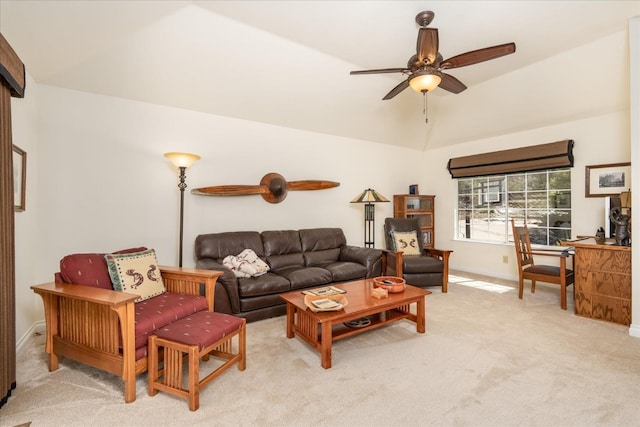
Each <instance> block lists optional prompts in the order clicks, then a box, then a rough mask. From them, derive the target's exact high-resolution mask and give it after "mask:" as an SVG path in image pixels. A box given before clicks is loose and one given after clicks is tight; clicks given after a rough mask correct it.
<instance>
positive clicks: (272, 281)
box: [195, 228, 382, 321]
mask: <svg viewBox="0 0 640 427" xmlns="http://www.w3.org/2000/svg"><path fill="white" fill-rule="evenodd" d="M244 249H251V250H253V251H254V252H255V253H256V254H257V255H258V257H260V258H261V259H262V260H263V261H265V262H266V263H267V264H268V265H269V267H270V271H269V272H268V273H266V274H263V275H261V276H257V277H246V278H237V277H236V275H235V274H234V273H233V272H232V271H231V270H230V269H228V268H226V267H225V266H223V265H222V262H223V260H224V258H225V257H226V256H228V255H234V256H235V255H238V254H239V253H240V252H242V251H243V250H244ZM195 256H196V260H197V261H196V266H197V268H202V269H210V270H220V271H223V272H224V273H223V275H222V276H220V277H219V278H218V281H217V283H216V289H215V311H217V312H221V313H229V314H234V315H237V316H241V317H244V318H246V319H247V321H255V320H259V319H265V318H268V317H274V316H280V315H283V314H284V313H285V304H284V301H283V300H282V299H281V298H280V294H283V293H286V292H290V291H294V290H297V289H306V288H313V287H319V286H326V285H330V284H334V283H339V282H346V281H350V280H357V279H363V278H370V277H376V276H379V275H380V274H381V269H382V260H381V257H382V251H381V250H379V249H373V248H362V247H356V246H350V245H347V242H346V238H345V235H344V233H343V232H342V229H340V228H312V229H305V230H281V231H263V232H261V233H260V232H257V231H236V232H224V233H214V234H201V235H199V236H197V237H196V241H195Z"/></svg>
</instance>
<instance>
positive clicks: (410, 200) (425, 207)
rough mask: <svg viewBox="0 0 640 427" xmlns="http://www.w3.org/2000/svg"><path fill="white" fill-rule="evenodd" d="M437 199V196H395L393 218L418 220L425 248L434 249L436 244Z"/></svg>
mask: <svg viewBox="0 0 640 427" xmlns="http://www.w3.org/2000/svg"><path fill="white" fill-rule="evenodd" d="M435 198H436V196H422V195H418V194H395V195H394V196H393V217H394V218H418V220H419V221H420V229H421V230H422V235H423V240H424V247H425V248H433V247H434V244H435V243H434V242H435V234H434V223H435V211H434V204H435Z"/></svg>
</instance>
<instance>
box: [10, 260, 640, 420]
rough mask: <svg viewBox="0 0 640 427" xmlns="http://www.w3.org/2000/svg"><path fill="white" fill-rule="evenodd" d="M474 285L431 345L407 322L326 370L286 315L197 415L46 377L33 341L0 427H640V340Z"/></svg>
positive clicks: (432, 305) (339, 349)
mask: <svg viewBox="0 0 640 427" xmlns="http://www.w3.org/2000/svg"><path fill="white" fill-rule="evenodd" d="M466 277H469V276H468V275H465V274H462V273H458V274H457V275H455V276H452V277H451V284H450V286H449V293H447V294H442V293H440V292H439V291H438V290H435V291H434V293H433V294H432V295H430V296H428V297H427V333H426V334H417V333H416V331H415V325H414V324H412V323H410V322H407V321H402V322H399V323H396V324H394V325H391V326H388V327H385V328H382V329H378V330H376V331H371V332H368V333H366V334H362V335H359V336H356V337H352V338H349V339H345V340H341V341H339V342H337V343H336V344H335V346H334V351H333V367H332V368H331V369H329V370H325V369H322V368H321V367H320V357H319V354H318V353H317V352H316V351H314V350H312V349H311V348H310V347H309V346H308V345H306V344H305V343H304V342H303V341H302V340H300V339H299V338H295V339H287V338H286V336H285V325H284V317H279V318H273V319H268V320H264V321H260V322H254V323H250V324H249V325H248V337H247V346H248V347H247V348H248V360H247V370H246V371H244V372H240V371H238V370H237V369H236V368H235V367H234V368H232V369H231V370H229V371H227V372H225V373H224V374H223V375H222V376H220V377H219V378H218V379H216V380H215V381H214V382H213V383H211V384H210V385H208V386H207V387H205V388H204V390H203V391H202V392H201V395H200V409H199V410H198V411H196V412H190V411H189V410H188V407H187V402H186V401H185V400H182V399H178V398H176V397H173V396H168V395H166V394H163V393H160V394H158V395H157V396H155V397H149V396H148V395H147V391H146V380H147V377H146V374H145V375H142V376H140V377H138V381H137V400H136V401H135V402H134V403H131V404H125V403H124V399H123V385H122V382H121V381H120V380H119V379H117V378H115V377H114V376H112V375H109V374H106V373H104V372H102V371H98V370H96V369H93V368H88V367H86V366H84V365H81V364H78V363H76V362H72V361H69V360H65V359H62V360H61V363H60V369H59V370H58V371H56V372H51V373H50V372H48V371H47V367H46V360H47V358H46V355H45V352H44V340H43V337H41V336H37V337H34V339H32V340H31V342H30V343H29V344H28V345H27V346H26V347H25V348H24V350H23V351H21V353H20V354H19V355H18V372H17V373H18V388H17V389H16V390H14V393H13V396H12V397H11V398H10V399H9V401H8V403H7V404H6V405H5V406H4V407H3V408H2V409H1V410H0V425H2V426H15V425H18V424H23V423H27V422H32V424H31V425H32V426H33V427H38V426H49V425H51V426H62V425H64V426H84V425H86V426H107V425H108V426H147V425H161V426H165V425H174V426H175V425H207V426H209V425H211V426H212V425H216V426H238V425H239V426H306V425H308V426H337V425H344V426H406V425H419V426H632V425H636V426H637V425H640V403H639V402H640V340H639V339H637V338H633V337H630V336H629V335H628V328H627V327H624V326H621V325H615V324H611V323H606V322H600V321H595V320H591V319H585V318H582V317H578V316H575V315H574V314H573V305H572V303H570V305H569V309H568V310H567V311H563V310H561V309H560V303H559V290H558V289H557V287H554V286H551V285H549V286H547V285H543V284H539V285H538V290H537V291H536V293H535V294H534V295H531V294H530V293H529V291H528V290H526V291H525V298H524V300H519V299H518V297H517V292H516V290H515V289H514V287H513V286H515V285H514V284H513V283H508V284H507V285H506V286H505V285H501V284H498V283H496V281H492V282H493V283H489V282H487V281H482V280H471V279H467V278H466ZM571 292H572V290H571V291H570V294H571ZM569 299H571V295H570V298H569ZM203 366H204V364H203Z"/></svg>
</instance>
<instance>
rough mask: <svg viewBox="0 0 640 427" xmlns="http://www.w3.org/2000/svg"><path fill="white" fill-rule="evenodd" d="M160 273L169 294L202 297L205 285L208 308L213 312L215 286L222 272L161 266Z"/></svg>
mask: <svg viewBox="0 0 640 427" xmlns="http://www.w3.org/2000/svg"><path fill="white" fill-rule="evenodd" d="M160 273H161V274H162V281H163V282H164V286H165V288H166V289H167V291H169V292H175V293H178V294H186V295H201V292H200V286H201V285H204V296H205V298H206V300H207V308H208V310H209V311H213V307H214V303H215V301H214V296H215V284H216V280H218V277H220V276H222V274H223V272H222V271H216V270H204V269H198V268H185V267H169V266H164V265H161V266H160Z"/></svg>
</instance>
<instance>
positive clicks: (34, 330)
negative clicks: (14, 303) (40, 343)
mask: <svg viewBox="0 0 640 427" xmlns="http://www.w3.org/2000/svg"><path fill="white" fill-rule="evenodd" d="M46 331H47V325H46V323H45V321H44V320H40V321H38V322H35V323H34V324H33V325H31V327H30V328H29V330H28V331H27V332H26V333H25V334H24V335H23V336H22V337H20V339H19V340H18V341H17V342H16V354H17V353H20V350H22V347H24V346H25V344H26V343H27V342H28V341H29V339H30V338H31V337H32V336H33V335H34V334H41V335H44V334H45V333H46Z"/></svg>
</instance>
